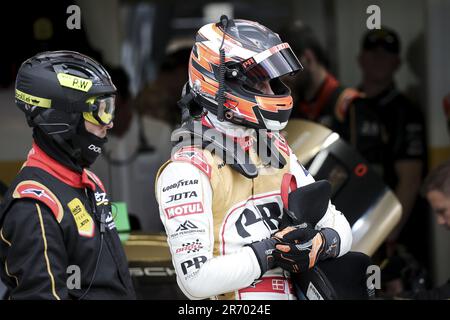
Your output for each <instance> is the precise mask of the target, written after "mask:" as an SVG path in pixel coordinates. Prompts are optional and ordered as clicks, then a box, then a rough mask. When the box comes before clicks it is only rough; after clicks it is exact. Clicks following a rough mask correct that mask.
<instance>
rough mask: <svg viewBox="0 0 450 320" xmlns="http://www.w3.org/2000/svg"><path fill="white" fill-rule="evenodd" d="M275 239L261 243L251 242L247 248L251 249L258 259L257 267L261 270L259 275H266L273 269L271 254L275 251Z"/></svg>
mask: <svg viewBox="0 0 450 320" xmlns="http://www.w3.org/2000/svg"><path fill="white" fill-rule="evenodd" d="M276 243H277V240H276V239H273V238H270V239H264V240H261V241H257V242H253V243H250V244H248V245H247V246H248V247H250V248H252V249H253V252H254V253H255V255H256V258H257V259H258V263H259V267H260V268H261V275H260V276H262V275H263V274H264V273H266V271H267V270H270V269H272V268H273V267H274V263H273V256H272V252H273V251H274V250H275V244H276Z"/></svg>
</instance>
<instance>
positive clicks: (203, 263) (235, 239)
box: [156, 16, 352, 300]
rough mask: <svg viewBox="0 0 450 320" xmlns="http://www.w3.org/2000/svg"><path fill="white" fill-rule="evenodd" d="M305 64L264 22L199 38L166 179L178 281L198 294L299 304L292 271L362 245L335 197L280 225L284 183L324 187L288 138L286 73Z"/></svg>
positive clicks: (163, 208) (213, 30)
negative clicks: (315, 214)
mask: <svg viewBox="0 0 450 320" xmlns="http://www.w3.org/2000/svg"><path fill="white" fill-rule="evenodd" d="M300 69H302V66H301V64H300V63H299V61H298V59H297V58H296V56H295V55H294V53H293V52H292V50H291V49H290V47H289V44H287V43H283V42H282V41H281V39H280V37H279V35H278V34H276V33H274V32H272V31H271V30H269V29H268V28H266V27H264V26H262V25H261V24H259V23H256V22H252V21H246V20H232V19H230V20H229V19H228V18H227V17H226V16H222V18H221V21H220V22H219V23H211V24H207V25H205V26H203V27H202V28H201V29H200V30H199V31H198V33H197V35H196V42H195V44H194V46H193V49H192V53H191V57H190V61H189V82H188V83H187V84H186V86H185V88H184V90H183V98H182V99H181V100H180V102H179V105H180V107H181V108H182V109H183V124H182V126H181V128H179V129H177V130H175V131H174V132H173V135H172V140H173V141H175V143H177V145H176V146H175V148H174V150H173V153H172V157H171V160H170V161H168V162H167V163H166V164H165V165H163V166H162V167H161V169H160V171H159V173H158V176H157V180H156V197H157V200H158V203H159V208H160V217H161V220H162V222H163V224H164V227H165V230H166V233H167V241H168V244H169V246H170V250H171V254H172V260H173V265H174V267H175V270H176V273H177V282H178V285H179V287H180V288H181V290H182V291H183V292H184V294H185V295H186V296H187V297H188V298H190V299H205V298H212V299H214V298H217V299H274V300H275V299H280V300H290V299H296V295H295V292H294V291H295V290H294V288H293V284H292V281H291V278H290V272H304V271H307V270H308V269H309V268H312V267H313V266H314V265H315V264H316V263H317V262H318V261H321V260H324V259H328V258H335V257H340V256H342V255H344V254H345V253H346V252H348V251H349V249H350V247H351V243H352V235H351V229H350V226H349V223H348V221H347V220H346V218H345V217H344V215H343V214H342V213H341V212H339V211H338V210H337V209H336V208H335V207H334V206H333V205H332V204H331V203H329V200H327V202H325V210H324V211H325V212H324V213H323V215H322V216H321V219H320V220H319V221H318V222H317V223H314V225H309V224H308V223H306V222H305V223H302V224H297V225H295V224H293V225H292V226H287V227H286V225H284V227H285V228H284V227H283V228H281V227H282V226H281V224H284V222H283V221H285V218H286V214H285V212H288V210H286V208H285V206H284V205H283V201H282V196H281V194H282V193H281V191H280V188H281V185H282V181H283V180H285V178H286V177H288V178H289V177H290V178H289V179H288V180H286V181H288V183H289V182H292V181H295V180H296V183H297V186H298V187H301V186H305V185H308V184H311V183H313V182H314V179H313V177H312V176H311V175H310V174H309V173H308V172H307V171H306V169H305V168H303V167H302V166H301V165H300V164H299V162H298V161H297V159H296V156H295V155H294V154H293V153H292V151H291V150H290V148H289V146H288V145H287V143H286V141H285V140H284V138H283V137H282V136H281V135H280V134H279V130H281V129H283V128H284V127H285V126H286V124H287V121H288V118H289V115H290V112H291V109H292V98H291V95H290V90H289V88H287V87H286V86H285V85H284V84H283V83H282V82H281V81H280V80H279V77H281V76H283V75H286V74H293V73H295V72H296V71H299V70H300ZM211 149H213V150H211ZM286 174H287V175H286ZM289 174H291V175H289ZM290 185H291V184H290ZM291 186H292V185H291ZM280 230H281V231H280ZM280 266H282V267H283V268H284V269H282V268H280Z"/></svg>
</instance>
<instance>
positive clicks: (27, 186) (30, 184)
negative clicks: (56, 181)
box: [13, 180, 64, 223]
mask: <svg viewBox="0 0 450 320" xmlns="http://www.w3.org/2000/svg"><path fill="white" fill-rule="evenodd" d="M13 198H15V199H20V198H31V199H35V200H38V201H40V202H43V203H44V204H45V205H46V206H47V207H49V208H50V210H51V211H52V213H53V215H54V216H55V218H56V220H57V221H58V222H59V223H60V222H61V220H62V218H63V216H64V210H63V208H62V205H61V203H60V202H59V200H58V198H57V197H56V196H55V195H54V194H53V192H51V191H50V190H49V189H48V188H47V187H46V186H44V185H43V184H41V183H39V182H37V181H33V180H26V181H22V182H21V183H19V184H18V185H17V186H16V189H15V190H14V192H13Z"/></svg>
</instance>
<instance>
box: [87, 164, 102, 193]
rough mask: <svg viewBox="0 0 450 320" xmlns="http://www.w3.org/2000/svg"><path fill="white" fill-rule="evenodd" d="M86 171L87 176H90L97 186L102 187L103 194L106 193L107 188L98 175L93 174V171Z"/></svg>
mask: <svg viewBox="0 0 450 320" xmlns="http://www.w3.org/2000/svg"><path fill="white" fill-rule="evenodd" d="M84 171H85V172H86V174H87V175H88V177H89V178H90V179H91V180H92V181H94V183H95V184H96V185H98V186H99V187H100V189H102V191H103V192H106V189H105V186H104V185H103V182H102V180H100V178H99V177H97V175H96V174H95V173H93V172H92V171H89V170H87V169H84Z"/></svg>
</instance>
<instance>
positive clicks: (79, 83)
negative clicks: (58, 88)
mask: <svg viewBox="0 0 450 320" xmlns="http://www.w3.org/2000/svg"><path fill="white" fill-rule="evenodd" d="M57 77H58V81H59V84H60V85H62V86H63V87H67V88H71V89H75V90H80V91H84V92H88V91H89V89H90V88H91V87H92V81H91V80H89V79H84V78H80V77H76V76H72V75H70V74H65V73H58V75H57Z"/></svg>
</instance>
